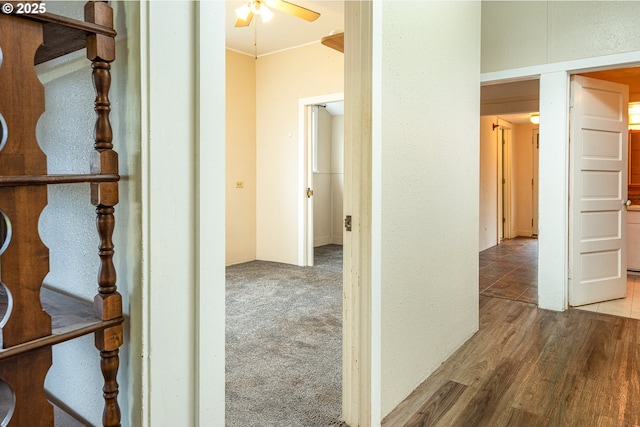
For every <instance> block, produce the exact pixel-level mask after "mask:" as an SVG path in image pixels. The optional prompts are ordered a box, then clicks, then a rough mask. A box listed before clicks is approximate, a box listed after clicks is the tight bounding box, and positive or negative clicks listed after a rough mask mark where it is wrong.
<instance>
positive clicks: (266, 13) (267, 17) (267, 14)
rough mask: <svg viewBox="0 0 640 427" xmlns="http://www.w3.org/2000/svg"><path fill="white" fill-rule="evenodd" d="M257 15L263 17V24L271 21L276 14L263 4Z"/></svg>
mask: <svg viewBox="0 0 640 427" xmlns="http://www.w3.org/2000/svg"><path fill="white" fill-rule="evenodd" d="M256 15H260V16H262V22H264V23H267V22H269V21H271V19H272V18H273V15H274V13H273V12H272V11H271V9H269V8H268V7H267V6H266V5H264V4H261V5H260V9H259V11H256Z"/></svg>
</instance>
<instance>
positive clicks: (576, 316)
mask: <svg viewBox="0 0 640 427" xmlns="http://www.w3.org/2000/svg"><path fill="white" fill-rule="evenodd" d="M639 325H640V321H638V320H635V319H628V318H622V317H617V316H611V315H607V314H600V313H593V312H588V311H580V310H567V311H565V312H554V311H547V310H540V309H538V308H537V307H536V306H535V305H532V304H528V303H524V302H520V301H510V300H507V299H502V298H495V297H486V296H482V295H481V296H480V330H479V331H478V332H477V333H476V334H475V335H474V336H473V337H472V338H471V339H470V340H469V341H467V342H466V343H465V344H464V345H463V346H462V347H461V348H460V349H459V350H458V351H456V352H455V353H454V354H453V355H452V356H451V357H450V358H449V359H448V360H447V361H446V362H445V363H444V364H443V365H441V367H440V368H439V369H438V370H436V371H435V372H434V373H433V374H432V375H431V376H430V377H429V378H428V379H427V380H426V381H425V382H424V383H422V384H421V385H420V386H419V387H418V388H417V389H416V390H415V391H414V392H413V393H412V394H411V395H410V396H409V397H408V398H407V399H406V400H405V401H404V402H402V403H401V404H400V405H399V406H398V407H397V408H396V409H395V410H394V411H393V412H392V413H391V414H389V415H388V416H387V417H386V418H385V420H384V421H383V424H382V425H383V427H395V426H404V427H416V426H447V427H455V426H459V427H482V426H487V427H501V426H513V427H527V426H536V427H537V426H581V427H583V426H588V427H590V426H612V427H613V426H616V427H626V426H638V425H640V372H639V370H640V345H639V344H640V340H639V338H638V332H639Z"/></svg>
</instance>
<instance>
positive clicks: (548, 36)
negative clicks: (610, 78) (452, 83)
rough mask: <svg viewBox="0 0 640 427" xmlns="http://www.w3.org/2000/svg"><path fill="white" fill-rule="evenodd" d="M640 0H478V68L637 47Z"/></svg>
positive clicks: (639, 43)
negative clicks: (638, 0)
mask: <svg viewBox="0 0 640 427" xmlns="http://www.w3.org/2000/svg"><path fill="white" fill-rule="evenodd" d="M638 16H640V2H635V1H623V2H617V1H615V2H611V1H550V0H547V1H483V2H482V72H485V73H486V72H489V71H497V70H505V69H514V68H520V67H527V66H532V65H540V64H547V63H554V62H561V61H570V60H575V59H580V58H591V57H598V56H604V55H610V54H614V53H621V52H631V51H635V50H638V48H639V47H640V30H639V29H638Z"/></svg>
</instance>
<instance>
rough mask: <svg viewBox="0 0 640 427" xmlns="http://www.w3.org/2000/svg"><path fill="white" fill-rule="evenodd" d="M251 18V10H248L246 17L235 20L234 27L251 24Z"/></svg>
mask: <svg viewBox="0 0 640 427" xmlns="http://www.w3.org/2000/svg"><path fill="white" fill-rule="evenodd" d="M252 18H253V12H249V14H248V15H247V19H241V18H238V20H237V21H236V25H235V26H236V27H248V26H249V24H251V19H252Z"/></svg>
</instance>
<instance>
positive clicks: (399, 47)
mask: <svg viewBox="0 0 640 427" xmlns="http://www.w3.org/2000/svg"><path fill="white" fill-rule="evenodd" d="M411 9H412V10H411V13H410V14H409V15H408V11H407V3H406V2H382V13H381V16H382V18H381V21H382V23H381V25H382V28H380V33H379V34H381V37H382V41H381V46H380V47H379V48H380V52H379V55H380V60H381V71H380V76H379V78H380V81H379V82H377V83H376V86H375V87H374V91H375V90H379V91H380V92H379V96H380V98H378V95H376V94H375V92H374V102H379V103H380V105H379V106H378V108H380V109H381V110H380V111H381V112H380V115H379V116H374V122H376V120H380V122H379V123H377V122H376V123H374V126H373V129H374V132H376V131H377V130H378V129H379V130H380V144H381V147H380V152H376V151H375V150H376V149H375V144H376V142H375V141H376V134H375V133H374V154H373V156H374V167H373V169H374V171H376V170H377V166H376V162H380V169H379V170H380V173H379V174H378V173H377V172H374V175H373V180H374V183H375V182H378V183H379V184H374V189H375V188H376V186H377V185H380V201H379V203H380V206H379V209H380V212H381V235H380V236H379V239H380V240H379V241H378V240H377V239H378V237H377V236H375V235H374V243H373V245H374V247H375V246H377V245H378V244H379V245H381V257H382V259H381V265H380V274H381V310H382V311H381V328H382V329H381V331H382V332H381V333H382V337H381V339H382V341H381V361H380V363H381V386H380V388H381V396H380V402H381V414H382V416H384V415H386V414H387V413H388V412H389V411H391V410H392V409H393V408H394V407H395V406H396V405H397V404H398V403H400V402H401V401H402V400H403V399H404V398H405V397H406V396H407V395H408V394H409V393H410V392H411V391H412V390H413V389H414V388H415V387H417V386H418V385H419V384H420V383H421V382H422V381H423V380H424V379H425V378H426V377H427V376H428V375H429V374H431V373H432V372H433V371H434V370H435V369H436V368H437V367H438V366H439V365H440V364H441V363H442V362H443V361H444V360H445V359H446V358H447V357H448V356H449V355H450V354H451V353H453V352H454V351H455V350H456V349H457V348H458V347H459V346H460V345H462V344H463V343H464V342H465V341H466V340H467V339H468V338H469V337H470V336H471V335H472V334H473V333H474V332H475V331H476V330H477V329H478V185H477V182H478V174H479V170H478V156H479V135H478V126H479V117H480V80H479V77H480V76H479V69H480V3H479V2H473V1H470V2H448V1H439V2H412V3H411ZM410 15H413V16H419V17H420V19H407V17H408V16H410ZM417 34H420V36H419V37H417V36H416V35H417ZM434 40H437V42H433V41H434ZM374 52H375V51H374ZM378 84H379V85H380V88H379V89H377V88H378V86H377V85H378ZM452 100H465V101H464V102H457V101H455V102H452ZM375 111H376V106H375V105H374V112H375ZM378 180H379V181H378ZM376 198H377V196H376V195H375V193H374V212H375V211H377V209H378V207H377V206H375V203H377V202H376Z"/></svg>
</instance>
